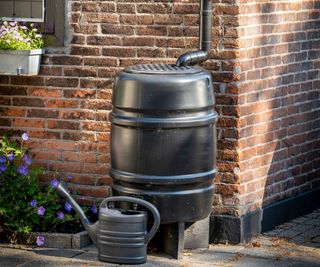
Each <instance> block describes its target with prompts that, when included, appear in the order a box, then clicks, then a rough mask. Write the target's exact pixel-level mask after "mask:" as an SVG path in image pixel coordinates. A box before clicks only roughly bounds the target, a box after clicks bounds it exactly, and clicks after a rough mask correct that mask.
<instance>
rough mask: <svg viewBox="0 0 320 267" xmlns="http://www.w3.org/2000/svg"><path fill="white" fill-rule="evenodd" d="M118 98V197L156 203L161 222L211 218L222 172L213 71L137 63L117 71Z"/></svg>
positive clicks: (114, 168)
mask: <svg viewBox="0 0 320 267" xmlns="http://www.w3.org/2000/svg"><path fill="white" fill-rule="evenodd" d="M112 101H113V110H112V113H111V114H110V120H111V170H110V176H111V177H112V179H113V186H112V189H113V194H114V195H130V196H134V197H138V198H142V199H144V200H147V201H149V202H151V203H153V204H154V205H155V206H156V207H157V208H158V210H159V212H160V215H161V223H162V224H169V223H174V222H194V221H197V220H200V219H203V218H205V217H207V216H208V215H209V214H210V212H211V209H212V200H213V189H214V188H213V178H214V176H215V174H216V160H215V159H216V125H215V123H216V120H217V113H216V112H215V111H214V104H215V99H214V95H213V89H212V79H211V75H210V73H209V72H208V71H206V70H204V69H202V68H200V67H190V66H177V65H168V64H146V65H136V66H133V67H129V68H127V69H125V70H124V71H122V72H121V73H120V74H119V75H118V76H117V78H116V82H115V86H114V92H113V100H112Z"/></svg>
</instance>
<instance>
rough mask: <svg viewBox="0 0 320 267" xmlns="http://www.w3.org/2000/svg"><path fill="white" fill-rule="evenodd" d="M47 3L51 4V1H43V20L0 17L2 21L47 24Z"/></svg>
mask: <svg viewBox="0 0 320 267" xmlns="http://www.w3.org/2000/svg"><path fill="white" fill-rule="evenodd" d="M46 2H50V0H49V1H48V0H43V1H42V18H20V17H0V20H2V21H9V20H10V21H13V20H15V21H21V22H39V23H45V16H46V15H45V14H46Z"/></svg>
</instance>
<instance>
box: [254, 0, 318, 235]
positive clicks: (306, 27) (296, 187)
mask: <svg viewBox="0 0 320 267" xmlns="http://www.w3.org/2000/svg"><path fill="white" fill-rule="evenodd" d="M270 7H271V5H270V4H269V3H266V4H264V5H262V10H268V12H269V13H268V20H269V21H270V20H273V21H274V23H275V24H268V25H264V26H265V27H264V26H263V27H262V29H263V30H265V32H263V34H264V35H266V38H265V40H264V42H263V43H262V44H261V46H262V47H263V48H265V49H266V51H273V52H274V54H273V55H274V57H272V59H271V53H270V54H269V55H268V56H269V57H270V62H272V63H271V64H272V65H271V66H270V64H269V62H268V68H269V70H266V72H267V73H269V74H270V75H269V76H268V75H266V77H262V78H265V80H263V81H261V82H260V83H259V85H260V86H257V88H255V90H256V93H257V96H258V99H257V101H261V105H264V107H262V110H263V113H262V114H259V115H258V116H259V117H260V118H259V121H258V122H257V123H259V124H264V126H265V127H264V130H263V132H260V133H258V134H259V135H260V138H261V140H260V142H259V143H260V144H263V145H262V146H259V148H258V150H257V155H258V156H259V155H264V156H263V157H262V156H261V158H262V160H261V164H260V165H261V166H259V167H256V168H258V169H259V172H260V173H261V169H263V177H264V178H263V180H264V181H265V183H264V184H263V185H261V188H262V189H264V191H263V200H262V207H263V208H264V211H263V218H262V231H268V230H271V229H272V228H273V227H275V226H276V225H277V224H280V223H283V222H286V221H288V220H290V219H293V218H295V217H297V216H300V215H302V214H305V213H308V212H311V211H312V210H313V209H314V208H316V206H317V205H318V204H317V201H318V200H316V199H317V198H318V197H317V194H316V193H315V192H316V190H319V186H320V177H319V173H320V153H319V148H320V146H319V145H320V97H319V96H320V95H319V90H318V89H319V88H318V89H317V86H318V85H319V71H318V70H317V67H316V65H314V62H315V61H316V60H317V55H319V50H313V49H315V48H318V47H319V44H318V45H317V42H319V40H318V39H317V38H319V33H320V30H319V22H320V20H319V10H317V9H316V8H315V6H314V9H308V10H304V12H300V11H299V13H295V12H293V14H296V17H293V19H292V18H290V13H286V14H285V15H283V14H272V12H273V11H272V10H270ZM299 16H301V18H300V22H301V21H302V22H301V23H290V21H291V22H292V21H295V19H299ZM304 19H306V20H305V21H303V20H304ZM287 21H288V22H287ZM281 22H287V23H285V24H278V23H281ZM260 23H261V24H264V23H265V22H264V21H263V18H262V17H261V22H260ZM285 27H287V31H286V32H285V33H284V31H285V30H284V29H285ZM279 44H281V45H279ZM278 45H279V46H278ZM272 47H273V48H272ZM268 48H269V50H268ZM261 51H262V52H261V53H264V52H263V51H264V50H261ZM266 53H269V52H266ZM268 60H269V58H268ZM261 73H263V70H262V71H261ZM266 82H267V84H268V86H267V88H268V89H266V88H265V84H266ZM255 134H256V133H255V132H253V135H255ZM254 160H255V159H254ZM253 164H255V163H253ZM258 169H256V171H258ZM253 173H254V175H255V170H253ZM254 177H255V176H254ZM306 193H308V197H305V195H306Z"/></svg>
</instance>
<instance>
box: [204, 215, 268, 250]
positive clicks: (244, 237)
mask: <svg viewBox="0 0 320 267" xmlns="http://www.w3.org/2000/svg"><path fill="white" fill-rule="evenodd" d="M261 216H262V210H260V209H259V210H257V211H255V212H252V213H249V214H246V215H244V216H241V217H239V218H237V217H232V216H223V215H221V216H219V215H212V216H211V218H210V242H211V243H226V242H228V243H230V244H239V243H245V242H248V241H249V240H250V239H251V238H252V237H253V236H256V235H258V234H260V232H261Z"/></svg>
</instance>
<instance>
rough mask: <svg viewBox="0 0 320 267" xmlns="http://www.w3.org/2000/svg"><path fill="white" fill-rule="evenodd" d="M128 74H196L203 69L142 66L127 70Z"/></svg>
mask: <svg viewBox="0 0 320 267" xmlns="http://www.w3.org/2000/svg"><path fill="white" fill-rule="evenodd" d="M125 71H126V72H130V73H140V74H160V75H161V74H166V75H168V74H169V75H170V74H173V75H177V74H196V73H199V72H201V71H203V69H201V68H200V67H191V66H180V67H179V66H177V65H174V64H140V65H134V66H132V67H129V68H127V69H125Z"/></svg>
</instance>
